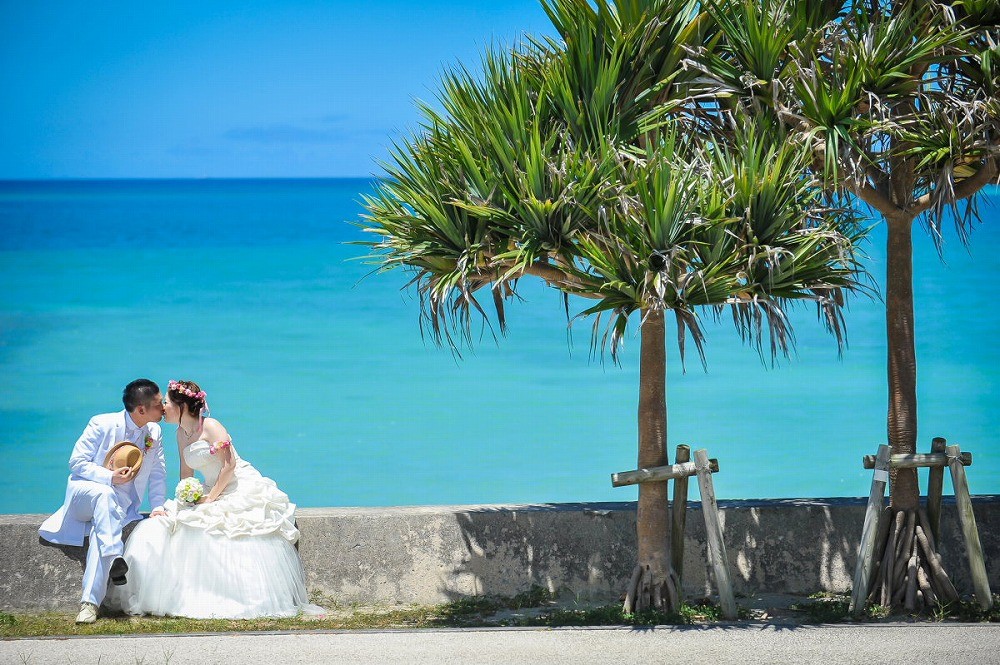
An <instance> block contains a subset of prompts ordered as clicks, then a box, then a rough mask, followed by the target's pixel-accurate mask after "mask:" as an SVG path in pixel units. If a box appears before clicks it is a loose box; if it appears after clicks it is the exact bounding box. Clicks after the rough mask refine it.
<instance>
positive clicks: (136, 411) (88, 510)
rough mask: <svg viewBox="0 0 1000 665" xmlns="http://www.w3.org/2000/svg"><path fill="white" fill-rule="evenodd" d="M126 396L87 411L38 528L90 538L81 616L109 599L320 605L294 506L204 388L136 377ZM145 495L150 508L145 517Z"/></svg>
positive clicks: (225, 607) (179, 605)
mask: <svg viewBox="0 0 1000 665" xmlns="http://www.w3.org/2000/svg"><path fill="white" fill-rule="evenodd" d="M122 402H123V403H124V406H125V409H124V410H123V411H119V412H116V413H105V414H101V415H98V416H94V417H93V418H91V420H90V423H89V424H88V425H87V428H86V429H85V430H84V431H83V434H82V435H81V436H80V438H79V439H78V440H77V442H76V445H75V446H73V452H72V453H71V454H70V458H69V468H70V475H69V480H68V481H67V484H66V497H65V500H64V502H63V505H62V507H61V508H60V509H59V510H58V511H57V512H56V513H55V514H53V515H52V516H50V517H49V518H48V519H46V520H45V522H44V523H43V524H42V526H41V527H40V528H39V530H38V534H39V536H40V537H41V538H43V539H44V540H46V541H48V542H51V543H55V544H59V545H76V546H82V545H83V544H84V538H86V539H87V554H86V565H85V568H84V573H83V595H82V598H81V605H80V613H79V615H78V616H77V619H76V620H77V623H93V622H94V621H96V620H97V616H98V612H99V610H100V608H101V606H102V604H103V605H104V606H105V607H106V608H107V609H108V610H110V611H123V612H125V613H127V614H134V615H141V614H152V615H156V616H183V617H189V618H195V619H201V618H226V619H250V618H259V617H287V616H295V615H297V614H299V613H301V612H306V613H309V614H319V613H322V612H323V609H322V608H318V607H316V606H314V605H309V603H308V597H307V594H306V589H305V575H304V573H303V570H302V564H301V562H300V561H299V557H298V553H297V552H296V550H295V543H296V542H297V541H298V537H299V532H298V529H297V528H296V526H295V504H293V503H291V502H290V501H289V499H288V496H287V495H286V494H285V493H284V492H282V491H281V490H280V489H278V487H277V485H276V484H275V483H274V481H273V480H271V479H270V478H266V477H264V476H262V475H261V474H260V472H258V471H257V469H255V468H254V467H253V466H252V465H251V464H250V463H249V462H247V461H246V460H244V459H242V458H241V457H240V456H239V454H238V453H237V451H236V448H235V447H234V446H233V443H232V439H231V438H230V436H229V433H228V431H227V430H226V428H225V427H224V426H223V425H222V423H221V422H219V421H218V420H216V419H215V418H211V417H209V411H208V400H207V395H206V393H205V391H204V390H202V389H201V388H200V387H199V386H198V384H196V383H195V382H193V381H170V382H169V384H168V388H167V393H166V396H163V395H162V394H161V392H160V388H159V386H157V384H156V383H154V382H153V381H150V380H149V379H137V380H135V381H132V382H131V383H129V384H128V385H127V386H125V389H124V391H123V394H122ZM160 420H164V421H166V422H167V423H169V424H173V425H176V426H177V450H178V459H179V462H180V478H181V483H180V484H179V485H178V489H177V493H176V494H177V496H176V497H175V498H174V499H170V500H168V499H166V475H167V474H166V461H165V455H164V451H163V435H162V432H161V429H160V426H159V424H158V423H159V422H160ZM195 471H197V472H199V473H200V474H201V475H202V477H203V482H204V484H203V485H202V483H201V482H199V481H198V479H197V478H196V477H195ZM147 493H148V496H149V505H150V507H151V508H152V510H151V511H150V516H149V518H147V519H143V516H142V514H141V513H140V512H139V508H140V506H141V505H142V502H143V500H144V498H145V496H146V495H147ZM140 520H141V521H140ZM136 521H140V522H139V524H137V525H136V527H135V529H134V530H133V531H132V533H131V535H130V536H129V537H128V539H127V542H123V538H122V532H123V530H124V528H125V527H126V526H127V525H129V524H131V523H132V522H136ZM109 584H110V590H109Z"/></svg>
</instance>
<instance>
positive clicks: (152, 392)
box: [38, 379, 167, 623]
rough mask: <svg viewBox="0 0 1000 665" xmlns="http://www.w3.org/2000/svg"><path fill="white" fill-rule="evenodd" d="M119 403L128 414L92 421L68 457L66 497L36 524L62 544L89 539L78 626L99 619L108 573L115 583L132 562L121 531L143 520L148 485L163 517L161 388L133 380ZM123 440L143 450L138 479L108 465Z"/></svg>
mask: <svg viewBox="0 0 1000 665" xmlns="http://www.w3.org/2000/svg"><path fill="white" fill-rule="evenodd" d="M122 401H123V402H124V403H125V410H124V411H119V412H117V413H105V414H101V415H99V416H94V417H93V418H91V419H90V423H89V424H88V425H87V429H85V430H84V431H83V434H82V435H81V436H80V439H79V440H78V441H77V442H76V445H75V446H74V447H73V453H72V454H71V455H70V458H69V468H70V475H69V482H68V483H67V486H66V500H65V502H64V503H63V505H62V508H60V509H59V510H58V511H57V512H56V513H55V514H54V515H52V516H51V517H49V518H48V519H47V520H45V522H43V523H42V526H41V528H39V529H38V535H39V536H41V537H42V538H44V539H45V540H47V541H49V542H50V543H55V544H57V545H83V538H84V536H88V537H89V544H88V546H87V564H86V568H84V571H83V599H82V602H81V605H80V614H79V616H77V618H76V622H77V623H93V622H94V621H96V620H97V608H98V607H100V605H101V602H102V601H103V600H104V595H105V594H106V593H107V589H108V578H109V577H110V579H111V582H112V583H114V584H119V585H120V584H125V574H126V572H128V565H127V564H126V563H125V559H123V558H122V553H123V551H124V548H123V546H122V529H123V528H124V527H125V525H127V524H129V523H130V522H134V521H135V520H139V519H142V515H141V514H139V507H140V506H141V505H142V500H143V497H144V495H145V494H146V490H147V488H148V490H149V504H150V506H152V507H153V510H152V513H151V514H152V515H154V516H156V515H164V514H166V513H164V512H163V500H164V498H165V496H166V476H167V471H166V464H165V462H164V458H163V445H162V444H163V441H162V435H161V433H160V426H159V425H157V423H158V422H159V421H160V419H161V418H163V397H162V395H161V394H160V388H159V386H157V385H156V384H155V383H153V382H152V381H150V380H149V379H136V380H135V381H133V382H132V383H130V384H128V385H127V386H125V390H124V392H123V394H122ZM120 441H131V442H132V443H134V444H136V445H137V446H138V447H139V449H140V450H142V451H143V455H144V457H143V462H142V466H141V467H140V468H139V473H138V474H136V475H135V477H134V478H133V477H132V475H131V471H130V469H129V468H128V467H123V468H120V469H118V470H112V469H109V468H105V467H104V459H105V457H106V456H107V454H108V451H109V450H110V449H111V448H112V446H114V445H115V444H116V443H118V442H120Z"/></svg>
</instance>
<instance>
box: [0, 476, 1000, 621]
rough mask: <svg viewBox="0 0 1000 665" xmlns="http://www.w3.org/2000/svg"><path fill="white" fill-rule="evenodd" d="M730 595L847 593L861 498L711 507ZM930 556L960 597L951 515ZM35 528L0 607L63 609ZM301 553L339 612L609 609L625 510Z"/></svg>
mask: <svg viewBox="0 0 1000 665" xmlns="http://www.w3.org/2000/svg"><path fill="white" fill-rule="evenodd" d="M973 503H974V506H975V513H976V520H977V523H978V526H979V534H980V538H981V539H982V543H983V547H984V549H985V553H986V565H987V572H988V574H989V578H990V584H991V586H992V587H993V588H994V589H1000V496H980V497H975V498H974V500H973ZM720 508H721V509H722V521H723V525H724V530H725V534H726V546H727V549H728V553H729V559H730V563H731V564H732V568H733V571H732V572H733V580H734V584H735V585H736V591H737V592H742V593H747V594H749V593H761V592H768V593H790V594H805V593H812V592H815V591H820V590H826V591H846V590H848V589H850V587H851V577H852V575H853V572H854V562H855V557H856V556H857V547H858V541H859V539H860V536H861V525H862V521H863V519H864V508H865V499H783V500H769V501H722V502H720ZM942 512H943V514H942V519H941V522H942V524H941V530H942V539H941V540H942V543H941V554H942V557H943V559H944V563H945V568H946V569H947V570H948V573H949V575H951V577H952V579H953V581H954V582H955V585H956V586H957V587H958V588H959V590H960V591H964V592H968V591H970V585H969V574H968V563H967V560H966V558H965V548H964V544H963V543H962V539H961V532H960V529H959V525H958V522H957V515H956V513H955V509H954V505H953V504H951V503H948V501H947V499H946V502H945V507H944V510H943V511H942ZM44 517H45V516H44V515H0V608H2V609H4V610H28V611H38V610H55V609H60V610H69V609H73V608H75V607H76V606H77V604H78V602H79V588H80V579H81V572H82V570H83V561H84V550H83V548H79V547H59V546H53V545H49V544H47V543H43V542H41V541H40V540H39V538H38V535H37V529H38V525H39V524H41V522H42V520H43V519H44ZM296 517H297V521H298V525H299V528H300V529H301V532H302V538H301V540H300V543H299V552H300V555H301V557H302V562H303V565H304V567H305V570H306V576H307V585H308V587H309V590H310V591H313V592H321V593H323V594H324V595H326V596H330V597H332V598H335V599H337V600H338V601H340V602H343V603H354V602H357V603H363V604H370V605H382V604H395V603H404V604H417V603H419V604H431V603H440V602H446V601H449V600H454V599H456V598H460V597H463V596H469V595H475V594H498V595H504V596H510V595H514V594H516V593H519V592H521V591H524V590H526V589H527V588H529V587H530V586H531V585H532V584H538V585H541V586H544V587H547V588H548V589H550V590H552V591H555V592H559V593H561V594H567V595H575V596H577V597H579V598H582V599H587V600H607V601H612V600H617V598H618V596H619V594H620V593H621V590H622V589H623V588H624V586H625V583H626V581H627V578H628V575H629V574H630V572H631V569H632V567H633V566H634V565H635V504H634V503H581V504H542V505H517V506H514V505H491V506H426V507H425V506H420V507H406V508H302V509H300V510H299V511H298V513H297V514H296ZM706 557H707V552H706V546H705V526H704V522H703V520H702V515H701V506H700V504H698V503H693V504H691V506H690V510H689V513H688V518H687V533H686V546H685V561H684V589H685V594H686V595H688V596H689V597H692V596H701V595H705V594H708V593H711V586H710V583H709V582H708V580H707V577H706V575H707V563H706Z"/></svg>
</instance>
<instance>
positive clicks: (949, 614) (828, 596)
mask: <svg viewBox="0 0 1000 665" xmlns="http://www.w3.org/2000/svg"><path fill="white" fill-rule="evenodd" d="M809 599H810V601H812V602H807V603H798V604H796V605H792V606H791V608H790V609H793V610H796V611H799V612H802V613H804V614H805V616H806V617H807V619H806V623H838V622H842V621H883V620H885V619H888V618H891V617H893V616H896V617H898V616H908V617H911V618H924V619H926V618H930V619H933V620H934V621H962V622H964V623H983V622H992V623H1000V596H998V595H994V596H993V607H992V608H991V609H989V610H984V609H983V608H981V607H980V606H979V603H977V602H975V601H959V602H957V603H951V604H949V605H944V606H942V607H937V608H934V609H933V610H929V611H926V612H924V613H909V614H907V613H905V612H897V613H896V614H895V615H894V614H893V612H892V609H891V608H888V607H885V606H884V605H872V604H868V605H866V606H865V609H864V611H863V612H862V614H861V616H860V617H858V618H857V619H855V618H854V617H852V616H850V614H849V613H848V608H849V607H850V604H851V597H850V595H849V594H838V593H830V592H822V593H815V594H813V595H811V596H809Z"/></svg>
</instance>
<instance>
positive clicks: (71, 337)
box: [0, 180, 1000, 513]
mask: <svg viewBox="0 0 1000 665" xmlns="http://www.w3.org/2000/svg"><path fill="white" fill-rule="evenodd" d="M370 187H371V182H370V181H367V180H177V181H169V180H168V181H142V180H136V181H65V182H59V181H54V182H0V454H2V460H3V463H2V464H0V513H44V512H48V511H51V510H54V509H55V508H56V507H58V505H59V504H60V503H61V501H62V497H63V492H64V488H65V481H66V476H67V472H68V470H67V460H68V456H69V453H70V450H71V449H72V446H73V444H74V442H75V441H76V439H77V437H78V436H79V435H80V433H81V431H82V430H83V428H84V426H85V425H86V423H87V420H88V419H89V418H90V416H91V415H93V414H96V413H102V412H106V411H116V410H119V409H120V408H121V402H120V396H121V389H122V387H123V386H124V385H125V384H126V383H127V382H128V381H130V380H131V379H133V378H136V377H140V376H142V377H149V378H152V379H154V380H156V381H158V382H159V383H160V384H161V386H163V385H165V384H166V382H167V380H169V379H172V378H178V379H181V378H183V379H194V380H196V381H198V382H199V383H200V384H201V385H202V387H203V388H204V389H205V390H206V391H207V392H208V394H209V401H210V403H211V406H212V409H213V412H214V415H215V416H217V417H218V418H219V419H221V420H222V421H223V422H224V423H225V424H226V426H227V427H228V429H229V431H230V432H231V433H232V434H233V437H234V441H235V443H236V446H237V448H238V449H239V451H240V454H241V455H242V456H243V457H245V458H247V459H249V460H250V461H252V462H253V463H254V464H255V465H256V466H257V467H258V468H259V469H260V470H261V471H262V472H263V473H264V474H265V475H268V476H270V477H272V478H274V479H275V480H276V481H277V482H278V484H279V485H280V486H281V487H282V488H283V489H284V490H285V491H287V492H288V494H289V495H290V496H291V497H292V500H293V501H294V502H296V503H298V504H299V505H301V506H388V505H411V504H469V503H500V502H574V501H613V500H632V499H634V498H635V496H636V490H635V489H634V488H623V489H615V488H612V487H611V482H610V474H611V473H612V472H616V471H626V470H630V469H633V468H635V466H636V397H637V389H638V365H637V362H638V347H639V340H638V337H637V336H636V335H635V334H634V332H635V328H634V326H633V328H632V331H631V332H630V334H629V336H628V338H627V344H626V350H625V353H624V354H623V357H622V363H621V366H616V365H614V364H612V363H611V362H610V360H608V361H607V362H605V363H603V364H602V362H601V361H600V359H599V358H598V359H592V358H591V357H590V355H589V353H588V350H589V334H590V323H589V322H588V321H583V322H578V323H577V324H576V325H575V326H574V328H573V334H572V338H570V336H569V335H568V331H567V322H566V317H565V314H564V312H563V307H562V302H561V299H560V296H559V295H558V294H557V293H556V292H554V291H551V290H549V289H547V288H545V287H544V286H542V285H541V284H539V283H534V282H531V280H525V281H524V283H522V285H521V287H522V288H521V295H522V296H523V298H524V302H519V303H511V305H510V306H509V309H508V317H509V324H510V333H509V335H508V336H507V337H505V338H502V339H500V341H499V343H495V342H494V341H493V339H492V337H491V336H490V334H489V332H488V331H487V332H486V333H484V336H483V337H482V339H481V340H480V341H479V343H477V345H476V346H475V348H474V349H473V350H471V351H466V352H465V353H464V354H463V357H462V358H461V359H457V358H456V357H455V356H454V355H453V354H452V353H451V352H450V351H448V350H447V349H439V348H436V347H434V346H433V345H432V344H431V343H430V342H425V341H424V340H423V339H422V337H421V333H420V328H419V325H418V301H417V297H416V294H415V293H414V292H413V291H412V290H402V288H403V286H404V285H405V284H406V282H407V281H408V280H409V277H410V275H408V274H406V273H403V272H396V273H389V274H374V275H369V273H370V272H371V270H372V266H370V265H366V264H365V263H364V262H362V261H360V260H358V257H359V256H361V255H362V254H364V249H363V248H361V247H358V246H355V245H350V244H346V243H347V242H348V241H351V240H356V239H358V238H359V237H361V233H360V232H359V230H358V229H357V228H356V227H355V226H353V225H352V223H353V222H357V221H358V216H359V214H360V212H361V206H360V203H359V201H360V198H361V195H362V193H363V192H366V191H368V190H369V189H370ZM987 199H988V200H987V201H986V202H985V205H984V206H983V213H984V217H985V219H986V221H985V223H984V224H983V225H981V226H980V227H979V228H977V229H976V230H975V232H974V233H973V236H972V243H971V246H970V248H969V250H968V251H967V250H966V249H965V248H964V247H963V246H962V245H961V244H960V243H959V242H958V240H957V238H956V237H955V235H954V233H953V232H951V231H950V230H948V231H947V232H946V234H945V249H944V262H942V261H941V260H940V259H939V257H938V255H937V253H936V251H935V249H934V247H933V244H932V243H931V241H930V239H929V238H928V236H927V235H926V234H923V233H918V234H917V235H916V240H915V274H916V317H917V319H916V326H917V342H918V362H919V392H920V433H919V440H920V444H919V445H920V447H921V449H929V447H930V440H931V438H932V437H934V436H944V437H946V438H948V439H949V441H951V442H954V443H958V444H960V445H961V446H962V447H963V449H966V450H970V451H972V452H973V453H974V455H975V463H974V464H973V466H972V467H971V468H970V469H969V480H970V484H971V488H972V491H973V493H976V494H985V493H998V492H1000V446H998V445H997V440H998V436H997V429H998V428H997V424H996V423H997V421H996V418H997V413H998V407H1000V397H998V389H1000V350H998V344H997V332H998V323H1000V313H998V307H997V294H996V285H997V284H998V283H1000V208H998V207H997V204H1000V190H998V189H997V188H993V189H992V190H990V191H989V192H988V196H987ZM883 244H884V234H883V232H882V230H881V228H880V227H879V228H877V229H876V230H875V231H874V232H873V234H872V236H871V243H870V244H869V245H868V246H867V252H868V253H869V254H870V259H869V260H868V262H867V264H868V266H869V268H870V270H871V271H872V274H873V275H874V276H875V277H876V278H877V281H878V282H879V283H881V282H882V281H883V275H884V249H883ZM366 275H367V276H366ZM583 308H584V303H582V302H571V310H572V311H573V313H575V312H577V311H579V310H581V309H583ZM794 321H795V324H796V331H797V339H798V344H797V351H796V354H795V355H794V357H793V358H792V359H790V360H788V361H782V362H780V363H779V364H778V366H777V367H773V368H772V367H771V365H770V363H762V362H761V360H760V358H758V356H757V354H756V352H755V351H753V350H752V349H749V348H747V347H745V346H743V345H742V344H741V343H740V341H739V339H738V337H737V336H736V334H735V332H734V330H733V329H732V327H731V325H730V324H728V323H727V322H726V321H723V322H722V323H720V324H710V325H709V326H708V341H707V354H708V371H707V373H706V372H704V371H703V370H702V368H701V365H700V364H699V362H698V359H697V357H696V356H695V355H694V354H691V355H690V357H689V358H688V362H687V372H686V373H682V371H681V364H680V362H679V359H678V357H677V351H676V348H675V347H671V349H670V357H669V380H668V405H669V441H670V446H671V449H672V448H673V446H674V445H676V444H679V443H687V444H689V445H691V446H692V448H701V447H704V448H707V449H708V451H709V454H710V456H712V457H717V458H718V459H719V462H720V465H721V472H720V473H719V474H717V475H716V476H715V484H716V490H717V493H718V495H719V496H720V497H723V498H764V497H821V496H822V497H828V496H861V495H867V493H868V490H869V486H870V482H871V472H870V471H868V472H866V471H864V470H863V469H862V466H861V456H862V455H864V454H867V453H874V452H875V449H876V447H877V446H878V445H879V444H880V443H882V442H884V439H885V434H884V432H885V411H886V388H885V332H884V316H883V308H882V305H881V303H879V302H878V301H871V300H868V299H864V298H855V299H854V300H853V301H852V304H851V307H850V311H849V312H848V314H847V321H848V331H849V342H850V345H849V348H848V349H847V350H846V352H845V353H844V355H843V358H841V359H838V356H837V350H836V345H835V344H834V342H833V340H832V339H831V338H830V337H829V336H828V335H827V334H826V333H825V332H823V331H822V330H821V328H820V326H819V325H818V323H817V322H816V319H815V315H814V312H813V310H812V309H811V308H809V307H805V306H803V307H802V308H801V309H800V310H798V311H797V312H796V314H795V316H794ZM671 339H672V334H671ZM164 431H165V442H166V444H167V445H166V448H167V452H168V470H169V473H170V475H169V477H168V493H170V494H172V488H173V485H174V483H176V480H177V474H178V471H177V457H176V452H175V450H176V448H175V446H174V445H173V441H174V438H173V437H174V432H175V429H174V427H172V426H170V425H164ZM945 487H946V492H947V491H950V489H949V488H950V484H949V483H946V485H945ZM696 494H697V493H696V492H694V493H693V494H692V498H693V499H695V498H697V497H696Z"/></svg>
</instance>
